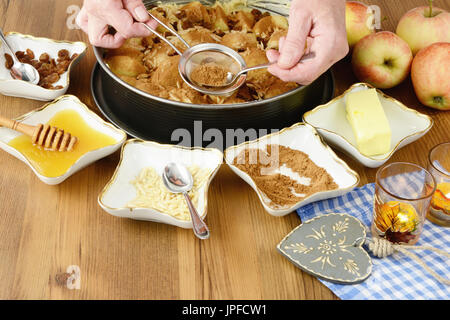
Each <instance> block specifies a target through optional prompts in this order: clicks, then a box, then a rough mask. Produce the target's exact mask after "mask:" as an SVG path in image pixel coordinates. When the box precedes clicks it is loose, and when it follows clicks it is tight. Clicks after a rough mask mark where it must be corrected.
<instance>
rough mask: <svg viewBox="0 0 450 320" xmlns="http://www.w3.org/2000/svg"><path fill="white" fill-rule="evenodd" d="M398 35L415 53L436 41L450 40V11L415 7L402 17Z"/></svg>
mask: <svg viewBox="0 0 450 320" xmlns="http://www.w3.org/2000/svg"><path fill="white" fill-rule="evenodd" d="M396 33H397V35H399V36H400V37H401V38H402V39H403V40H405V41H406V42H407V43H408V44H409V46H410V47H411V50H412V52H413V55H415V54H416V53H417V52H419V50H420V49H423V48H425V47H428V46H429V45H430V44H432V43H435V42H450V13H449V12H448V11H445V10H444V9H440V8H437V7H433V6H432V1H431V0H430V6H428V7H426V6H425V7H418V8H414V9H412V10H410V11H408V12H407V13H405V15H404V16H403V17H402V18H401V19H400V22H399V23H398V25H397V31H396Z"/></svg>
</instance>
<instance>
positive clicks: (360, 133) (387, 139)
mask: <svg viewBox="0 0 450 320" xmlns="http://www.w3.org/2000/svg"><path fill="white" fill-rule="evenodd" d="M346 109H347V119H348V121H349V122H350V124H351V126H352V128H353V133H354V134H355V137H356V143H357V146H358V150H359V151H360V152H361V153H362V154H364V155H366V156H375V155H379V154H384V153H387V152H389V150H390V149H391V128H390V126H389V122H388V119H387V118H386V114H385V113H384V109H383V106H382V105H381V102H380V99H379V98H378V94H377V91H376V90H375V89H368V90H363V91H356V92H351V93H349V94H348V95H347V108H346Z"/></svg>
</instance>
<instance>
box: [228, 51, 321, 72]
mask: <svg viewBox="0 0 450 320" xmlns="http://www.w3.org/2000/svg"><path fill="white" fill-rule="evenodd" d="M315 56H316V54H315V53H314V52H311V53H308V54H305V55H304V56H303V57H302V58H301V59H300V61H299V63H300V62H302V61H305V60H308V59H312V58H314V57H315ZM276 63H278V61H272V62H269V63H264V64H259V65H257V66H253V67H248V68H245V69H242V70H241V71H239V72H238V73H237V74H236V76H235V78H237V77H239V76H240V75H241V74H243V73H247V72H249V71H252V70H258V69H264V68H268V67H270V66H271V65H273V64H276Z"/></svg>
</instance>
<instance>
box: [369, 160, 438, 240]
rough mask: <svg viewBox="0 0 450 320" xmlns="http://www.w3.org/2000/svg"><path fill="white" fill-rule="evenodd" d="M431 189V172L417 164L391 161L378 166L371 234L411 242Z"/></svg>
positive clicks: (419, 229) (416, 237)
mask: <svg viewBox="0 0 450 320" xmlns="http://www.w3.org/2000/svg"><path fill="white" fill-rule="evenodd" d="M435 190H436V183H435V180H434V178H433V176H432V175H431V173H430V172H428V171H427V170H426V169H424V168H422V167H420V166H418V165H415V164H412V163H406V162H395V163H391V164H388V165H385V166H383V167H381V168H380V169H379V170H378V171H377V174H376V181H375V198H374V210H373V220H372V227H371V229H372V235H373V236H374V237H380V238H384V239H386V240H389V241H390V242H392V243H398V244H408V245H412V244H415V243H416V242H417V241H419V237H420V234H421V233H422V229H423V224H424V222H425V219H426V215H427V212H428V209H429V207H430V203H431V197H432V196H433V193H434V191H435Z"/></svg>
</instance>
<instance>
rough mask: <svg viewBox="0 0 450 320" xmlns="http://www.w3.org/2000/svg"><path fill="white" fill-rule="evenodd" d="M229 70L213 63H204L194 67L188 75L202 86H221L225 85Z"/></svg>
mask: <svg viewBox="0 0 450 320" xmlns="http://www.w3.org/2000/svg"><path fill="white" fill-rule="evenodd" d="M228 72H229V70H227V68H225V67H224V66H220V65H218V64H214V63H205V64H201V65H198V66H196V67H195V68H194V69H193V70H192V72H191V75H190V78H191V79H192V80H193V81H194V82H196V83H198V84H200V85H204V86H215V87H217V86H223V85H225V84H227V73H228Z"/></svg>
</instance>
